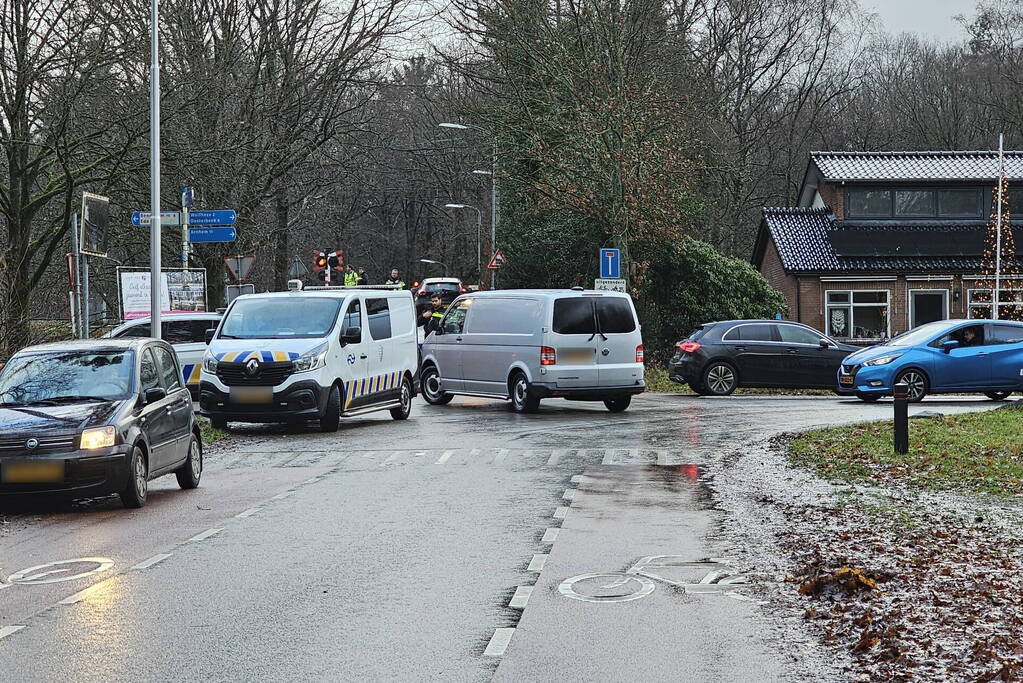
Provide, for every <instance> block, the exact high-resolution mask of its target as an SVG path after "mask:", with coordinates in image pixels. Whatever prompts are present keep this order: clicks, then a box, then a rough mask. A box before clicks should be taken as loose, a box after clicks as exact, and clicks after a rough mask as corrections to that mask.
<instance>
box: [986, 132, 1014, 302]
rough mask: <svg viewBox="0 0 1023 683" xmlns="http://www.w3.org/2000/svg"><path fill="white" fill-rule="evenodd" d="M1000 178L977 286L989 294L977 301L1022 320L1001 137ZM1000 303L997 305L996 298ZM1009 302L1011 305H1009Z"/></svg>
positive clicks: (995, 191)
mask: <svg viewBox="0 0 1023 683" xmlns="http://www.w3.org/2000/svg"><path fill="white" fill-rule="evenodd" d="M998 162H999V163H998V182H997V184H996V185H995V189H994V193H993V201H992V204H993V207H992V212H991V222H990V223H989V224H988V228H987V235H986V236H985V239H984V259H983V261H982V265H981V275H983V279H981V281H980V282H979V283H978V286H979V287H981V288H983V289H986V290H988V294H986V295H983V296H977V297H976V298H975V299H974V302H981V303H984V302H988V301H990V302H991V317H992V318H994V319H995V320H999V319H1003V320H1023V290H1020V289H1018V287H1019V280H1018V277H1019V264H1018V262H1017V260H1016V240H1015V238H1014V235H1013V232H1012V223H1011V221H1010V212H1009V180H1008V178H1006V177H1005V166H1004V163H1003V156H1002V150H1001V140H999V150H998ZM996 301H997V302H999V303H1000V304H1001V305H996V303H995V302H996ZM1007 304H1008V305H1007Z"/></svg>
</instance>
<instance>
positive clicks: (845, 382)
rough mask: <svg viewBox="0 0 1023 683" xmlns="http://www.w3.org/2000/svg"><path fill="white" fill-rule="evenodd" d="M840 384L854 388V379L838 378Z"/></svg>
mask: <svg viewBox="0 0 1023 683" xmlns="http://www.w3.org/2000/svg"><path fill="white" fill-rule="evenodd" d="M838 383H839V384H843V385H845V386H852V383H853V378H852V377H839V378H838Z"/></svg>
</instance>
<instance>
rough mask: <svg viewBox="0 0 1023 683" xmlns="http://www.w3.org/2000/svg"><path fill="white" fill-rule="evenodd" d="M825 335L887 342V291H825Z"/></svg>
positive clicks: (888, 310)
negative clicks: (826, 333)
mask: <svg viewBox="0 0 1023 683" xmlns="http://www.w3.org/2000/svg"><path fill="white" fill-rule="evenodd" d="M825 301H826V302H827V304H826V311H825V312H826V315H827V332H828V336H830V337H834V338H836V339H865V340H866V339H887V338H888V336H889V325H888V321H889V318H890V316H889V312H890V309H889V302H888V290H849V291H842V290H828V291H827V292H826V293H825Z"/></svg>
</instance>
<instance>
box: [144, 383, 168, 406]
mask: <svg viewBox="0 0 1023 683" xmlns="http://www.w3.org/2000/svg"><path fill="white" fill-rule="evenodd" d="M165 398H167V392H166V390H164V389H163V387H153V388H152V389H146V393H145V394H143V395H142V400H143V402H144V403H145V404H146V405H149V404H150V403H156V402H157V401H162V400H163V399H165Z"/></svg>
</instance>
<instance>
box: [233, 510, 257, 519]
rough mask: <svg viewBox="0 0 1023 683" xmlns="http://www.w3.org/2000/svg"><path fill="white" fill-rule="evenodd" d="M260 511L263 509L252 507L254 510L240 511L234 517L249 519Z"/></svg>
mask: <svg viewBox="0 0 1023 683" xmlns="http://www.w3.org/2000/svg"><path fill="white" fill-rule="evenodd" d="M262 509H263V508H260V507H254V508H249V509H248V510H242V511H241V512H239V513H238V514H237V515H235V517H237V518H239V519H245V518H246V517H251V516H252V515H254V514H256V513H257V512H259V511H260V510H262Z"/></svg>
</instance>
